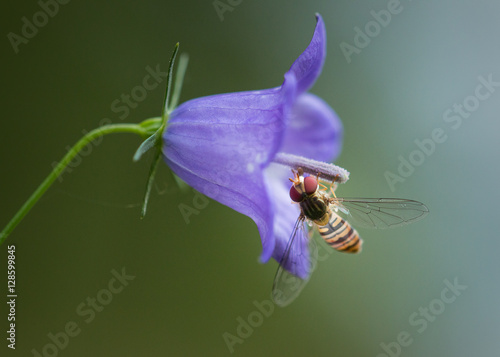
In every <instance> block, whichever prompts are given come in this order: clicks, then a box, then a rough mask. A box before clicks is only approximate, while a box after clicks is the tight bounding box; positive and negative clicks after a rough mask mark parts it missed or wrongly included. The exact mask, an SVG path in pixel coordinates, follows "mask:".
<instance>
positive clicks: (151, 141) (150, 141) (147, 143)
mask: <svg viewBox="0 0 500 357" xmlns="http://www.w3.org/2000/svg"><path fill="white" fill-rule="evenodd" d="M157 142H158V134H157V133H154V134H153V135H151V136H150V137H149V138H147V139H146V140H144V141H143V142H142V144H141V145H140V146H139V147H138V148H137V151H136V152H135V154H134V161H139V160H140V158H141V157H142V155H144V153H146V152H147V151H148V150H149V149H151V148H152V147H153V146H155V145H156V143H157Z"/></svg>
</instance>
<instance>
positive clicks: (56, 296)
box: [0, 0, 500, 356]
mask: <svg viewBox="0 0 500 357" xmlns="http://www.w3.org/2000/svg"><path fill="white" fill-rule="evenodd" d="M221 1H222V3H224V4H230V3H232V4H233V5H229V6H231V8H232V11H229V10H228V11H226V12H224V13H223V15H222V16H223V20H222V21H221V18H220V17H219V16H218V14H217V12H216V10H215V8H214V4H213V1H210V0H207V1H186V2H181V1H175V2H174V1H143V2H138V1H107V2H97V1H87V2H77V1H71V2H69V3H67V4H65V5H60V7H59V9H58V13H57V14H56V15H55V16H54V17H52V18H50V19H49V20H48V23H47V24H46V25H45V26H43V27H40V28H39V29H38V33H37V34H36V35H35V36H34V37H32V38H31V39H29V40H28V43H22V44H20V45H19V47H18V50H19V51H18V53H15V51H14V49H13V46H12V45H11V43H10V42H9V39H8V34H9V33H11V32H13V33H16V34H18V35H20V34H21V30H22V26H23V21H22V18H23V17H24V16H25V17H26V18H27V19H30V20H32V18H33V15H34V14H36V13H37V12H39V11H41V7H40V5H39V4H38V3H37V2H35V1H31V2H16V3H14V2H6V3H3V4H2V11H1V15H0V16H1V21H0V27H1V29H2V31H1V32H2V33H3V34H4V40H3V43H2V46H1V50H2V55H1V58H2V67H1V68H2V82H3V85H2V86H1V89H0V91H1V96H0V97H1V98H2V99H1V100H2V109H3V113H4V114H3V115H2V117H3V119H2V121H1V123H0V125H1V130H0V163H1V167H2V175H1V185H0V195H1V220H0V225H1V226H3V225H4V224H6V223H7V222H8V220H9V219H10V217H11V216H12V215H13V214H14V213H15V212H16V210H17V209H18V208H19V207H20V206H21V204H22V203H23V202H24V200H25V199H26V198H27V197H28V196H29V195H30V194H31V192H32V191H33V190H34V189H35V188H36V187H37V185H38V184H39V183H40V182H41V181H42V180H43V178H44V177H45V176H46V175H47V174H48V172H49V171H50V170H51V167H52V163H53V162H54V161H56V160H59V159H60V158H61V157H62V155H63V154H64V153H65V152H66V150H67V148H66V147H67V146H69V145H72V144H73V143H74V142H75V141H76V140H77V139H78V138H79V137H80V136H81V135H82V130H87V131H90V130H91V129H93V128H95V127H97V126H98V125H99V123H100V121H101V120H103V118H109V119H110V120H111V121H112V122H114V123H120V122H134V123H135V122H139V121H141V120H144V119H146V118H149V117H152V116H157V115H159V114H160V108H161V105H162V97H163V90H164V85H163V84H161V85H159V86H158V87H157V88H156V89H155V90H151V91H149V92H148V93H147V97H146V98H145V99H144V100H143V101H141V102H140V103H138V105H137V106H136V108H132V109H130V113H129V114H128V115H127V116H126V118H123V119H121V118H120V117H119V114H117V113H116V111H113V110H112V108H111V103H113V101H115V100H117V99H119V98H120V96H121V95H122V93H130V92H131V90H132V89H133V88H134V87H136V86H138V85H141V83H142V80H143V78H144V76H145V75H146V73H147V72H146V69H145V68H146V67H147V66H150V67H152V68H154V67H156V66H157V65H159V66H160V68H161V69H162V70H166V67H167V62H168V59H169V57H170V54H171V50H172V47H173V45H174V44H175V42H177V41H179V42H180V44H181V52H187V53H189V55H190V63H189V67H188V72H187V75H186V80H185V83H184V89H183V93H182V97H181V101H185V100H188V99H191V98H195V97H199V96H204V95H209V94H215V93H222V92H231V91H240V90H251V89H263V88H269V87H274V86H277V85H279V84H280V83H281V82H282V79H283V74H284V73H285V72H286V70H287V69H288V68H289V66H290V65H291V64H292V62H293V61H294V60H295V58H296V57H297V56H298V55H299V54H300V53H301V52H302V51H303V50H304V48H305V47H306V46H307V44H308V43H309V40H310V38H311V36H312V33H313V30H314V26H315V20H314V14H315V12H319V13H321V14H322V16H323V18H324V21H325V24H326V28H327V34H328V56H327V59H326V63H325V67H324V69H323V73H322V75H321V77H320V78H319V80H318V81H317V83H316V85H315V86H314V87H313V89H312V92H313V93H315V94H317V95H319V96H320V97H322V98H323V99H325V100H326V101H327V102H328V103H329V104H330V105H331V106H332V107H333V108H335V110H336V111H337V113H338V114H339V116H340V117H341V119H342V121H343V124H344V129H345V135H344V146H343V151H342V154H341V156H340V158H339V159H338V160H337V162H336V163H337V164H338V165H340V166H342V167H345V168H346V169H348V170H349V171H350V172H351V179H350V181H349V183H348V184H346V185H344V186H341V187H340V188H339V189H338V191H337V194H338V195H339V196H346V197H350V196H351V197H352V196H358V197H405V198H412V199H416V200H419V201H422V202H424V203H426V204H427V205H428V207H429V209H430V211H431V213H430V215H429V216H428V217H427V218H426V219H425V220H423V221H420V222H418V223H416V224H413V225H411V226H407V227H403V228H399V229H396V230H389V231H377V230H366V229H359V231H360V234H361V235H362V237H363V238H364V240H365V245H364V251H363V253H362V254H361V255H359V256H347V255H342V254H340V253H334V254H332V255H330V258H328V259H327V260H325V261H323V262H321V264H320V265H319V267H318V269H317V271H316V272H315V274H314V275H313V277H312V278H311V281H310V282H309V284H308V285H307V287H306V289H305V290H304V291H303V292H302V294H301V295H300V297H299V298H298V299H297V300H296V301H295V302H294V303H293V304H292V305H290V306H289V307H287V308H284V309H280V308H277V307H276V308H275V309H274V311H273V312H272V314H270V316H268V317H263V319H262V321H259V319H258V316H259V315H258V313H256V312H255V311H258V310H257V309H256V307H255V305H254V301H257V302H259V303H260V302H262V301H264V300H268V299H269V298H270V289H271V284H272V279H273V276H274V272H275V270H276V268H277V263H276V262H274V261H272V262H270V263H268V264H265V265H261V264H259V263H258V262H257V258H258V256H259V254H260V252H261V243H260V238H259V235H258V232H257V228H256V226H255V225H254V223H253V222H252V221H251V220H250V219H249V218H247V217H245V216H243V215H240V214H238V213H236V212H234V211H232V210H231V209H229V208H227V207H225V206H222V205H220V204H218V203H216V202H214V201H210V202H209V204H208V205H207V206H206V207H205V208H203V209H202V210H200V212H199V214H198V215H193V216H191V220H190V223H189V224H186V223H185V221H184V220H183V218H182V215H181V213H180V211H179V205H180V204H186V205H189V206H193V198H194V197H195V193H194V192H193V191H191V190H190V191H188V192H186V193H183V192H180V191H179V190H178V189H176V188H175V187H174V186H173V185H172V181H171V179H170V177H169V175H168V171H167V169H166V167H165V166H162V167H161V170H160V172H159V175H158V179H157V187H156V188H155V189H154V191H153V196H152V198H151V200H150V206H149V213H148V215H147V216H146V218H145V219H144V220H142V221H141V220H140V219H139V211H140V208H139V203H140V201H141V198H142V195H143V189H144V186H145V181H146V176H147V171H148V167H149V160H148V159H150V157H149V158H146V160H142V161H141V162H139V163H133V162H132V161H131V157H132V155H133V153H134V151H135V149H136V148H137V146H138V145H139V144H140V139H139V137H136V136H133V135H116V136H108V137H105V138H104V139H103V141H102V143H101V144H100V145H98V146H96V147H92V152H91V155H87V156H85V157H83V160H82V162H81V164H79V165H78V167H76V168H74V170H73V171H72V172H66V173H65V174H64V175H63V179H62V181H61V182H57V183H56V184H55V185H54V186H53V187H52V188H51V189H50V190H49V191H48V192H47V194H46V195H45V196H44V198H43V199H42V200H41V201H40V202H39V203H38V204H37V205H36V206H35V208H34V209H33V210H32V211H31V212H30V214H29V215H28V216H27V217H26V218H25V219H24V221H23V222H22V223H21V225H20V226H19V227H18V228H17V229H16V230H15V231H14V232H13V234H12V235H11V236H10V237H9V239H8V240H7V242H6V244H4V245H3V246H2V247H1V248H0V286H1V287H2V288H0V291H2V297H1V298H0V300H1V301H5V300H7V298H6V286H7V279H6V276H7V274H6V272H7V245H11V244H15V245H16V256H17V258H16V264H17V265H16V266H17V284H18V286H17V291H18V294H19V297H18V300H17V320H16V322H17V345H16V346H17V348H16V351H15V352H13V351H11V350H10V349H8V348H7V342H6V339H5V338H6V333H5V334H4V335H3V336H2V338H1V340H2V341H3V342H2V344H1V346H0V351H1V352H0V355H2V356H4V355H5V356H7V355H19V356H32V355H34V354H33V352H31V351H32V349H35V350H37V351H38V352H40V353H42V355H43V352H42V351H43V349H44V346H47V344H49V343H51V340H50V339H49V337H48V335H49V334H50V333H52V334H54V335H57V333H58V332H60V331H62V330H63V329H64V328H65V325H66V324H67V323H68V322H70V321H73V322H75V323H76V324H77V325H78V326H79V328H80V329H81V330H80V333H79V334H78V335H77V336H75V337H72V338H70V339H69V341H68V342H67V346H65V348H64V349H62V350H58V351H54V350H51V349H50V348H48V347H45V348H46V351H45V352H46V353H45V355H47V356H49V355H50V356H55V355H58V356H227V355H231V354H232V355H235V356H257V355H259V356H262V355H264V356H271V355H273V356H303V355H313V356H391V355H394V356H396V355H402V356H471V355H475V356H498V353H499V352H498V351H499V350H500V340H499V339H498V336H499V332H500V320H499V313H500V307H499V305H498V296H499V294H500V285H499V283H498V270H499V268H500V260H499V259H498V249H499V248H500V243H499V236H498V232H497V229H496V228H495V227H497V226H496V225H497V223H495V220H496V219H497V217H496V214H498V212H499V208H498V207H499V204H498V202H499V190H498V188H497V181H498V177H499V174H500V169H499V168H498V154H499V151H500V150H499V149H500V145H499V140H498V133H499V130H500V124H499V113H500V101H499V99H500V90H499V87H493V88H492V92H493V93H490V94H491V95H490V97H489V98H488V99H485V100H481V101H478V102H477V103H478V104H477V105H476V104H475V103H476V102H474V100H473V99H470V98H469V99H467V97H468V96H471V95H474V94H475V90H476V87H477V86H478V85H479V84H480V81H479V79H478V78H479V77H480V76H482V77H483V78H485V79H487V78H488V76H490V75H491V76H492V78H493V80H494V81H500V46H499V45H498V33H499V32H500V21H499V14H500V3H499V2H498V1H493V0H490V1H476V2H472V1H450V0H447V1H439V2H436V1H411V0H402V1H401V3H400V5H399V6H398V7H396V8H397V9H398V10H399V12H398V13H395V14H393V15H392V16H391V20H390V21H389V22H388V23H387V24H386V26H385V27H384V26H380V25H379V27H378V28H379V31H378V34H376V35H374V36H373V37H371V38H370V42H369V43H368V44H367V45H366V47H364V48H362V49H360V50H359V51H358V52H359V53H354V54H352V56H351V57H350V63H348V61H347V59H346V56H345V55H344V54H343V52H342V49H341V44H342V43H347V44H350V45H352V46H353V45H354V44H355V43H354V39H355V35H356V30H355V27H358V28H360V29H361V30H362V31H363V32H365V31H366V29H365V26H366V25H368V28H369V31H370V30H371V31H372V34H373V31H375V32H377V31H376V30H377V26H376V25H373V23H372V24H370V22H371V21H375V20H374V15H373V13H371V12H372V11H374V12H375V13H380V11H382V10H386V9H387V8H388V6H389V7H391V6H395V4H396V3H395V2H394V1H390V2H388V1H378V0H377V1H366V2H359V1H357V2H353V1H348V0H341V1H326V0H325V1H308V2H305V1H284V0H282V1H263V0H258V1H242V2H238V1H235V0H232V1H229V0H221ZM388 4H389V5H388ZM391 4H392V5H391ZM391 9H392V8H391ZM41 20H43V18H42V17H40V19H39V21H41ZM481 93H483V92H481ZM484 93H486V92H484ZM466 99H467V100H468V102H467V104H468V105H469V107H470V106H471V105H473V109H474V110H473V111H472V112H471V113H467V114H469V116H468V117H467V118H466V119H463V121H462V122H461V124H460V125H455V127H456V129H454V128H453V125H454V124H456V123H457V122H450V123H448V122H445V121H444V120H443V115H444V114H445V113H446V112H447V110H449V109H450V110H453V108H454V107H453V106H454V104H455V103H457V104H461V103H463V101H464V100H466ZM436 128H442V129H443V131H444V133H445V134H446V138H447V139H446V141H445V142H444V143H441V144H437V145H436V148H435V150H434V152H433V153H432V154H431V155H429V156H425V158H424V159H423V162H422V163H421V165H420V166H418V167H416V168H415V170H414V172H413V173H412V174H411V175H410V176H409V177H407V178H405V179H404V182H399V183H397V184H396V185H395V187H394V191H393V190H391V188H390V186H389V184H388V182H387V180H386V177H385V176H384V175H385V174H386V172H387V171H390V172H392V173H394V174H397V173H398V165H399V164H400V159H399V158H398V157H399V156H402V157H403V158H405V159H406V160H408V159H409V156H410V154H411V153H412V151H414V150H416V149H418V147H417V146H416V144H415V142H414V141H415V140H423V139H426V138H430V137H431V132H432V131H433V130H434V129H436ZM122 268H125V271H126V273H127V274H129V275H133V276H135V279H134V280H132V281H130V282H129V283H128V285H127V286H126V287H124V289H123V290H122V291H121V292H120V293H117V294H114V295H112V296H111V298H112V301H111V302H110V303H109V304H108V305H106V306H105V307H104V309H103V310H102V311H100V312H96V313H95V318H94V319H93V320H92V321H90V322H89V323H86V322H85V319H86V318H89V315H84V316H81V314H80V315H79V314H78V312H77V309H78V307H79V306H81V305H80V304H82V303H84V304H86V301H87V298H96V297H100V298H101V300H102V299H105V300H106V299H108V298H110V296H109V295H106V291H105V290H103V289H107V288H108V283H109V281H110V279H111V278H112V277H113V275H112V273H111V271H112V270H113V269H115V270H116V271H118V272H120V271H121V270H122ZM445 280H448V281H449V282H451V283H453V282H454V280H457V281H458V283H459V284H461V285H464V286H467V288H466V289H465V290H464V291H461V292H460V295H459V296H457V297H456V299H455V300H454V301H453V302H452V303H444V302H443V298H442V297H441V293H442V291H443V289H445V288H446V286H447V285H446V283H445ZM103 291H104V292H103ZM446 294H447V295H446ZM451 296H452V294H451V293H450V292H446V293H445V297H447V298H450V297H451ZM0 306H1V307H0V326H1V328H0V330H1V331H6V330H7V329H8V327H7V326H8V325H7V313H8V312H7V306H6V304H5V303H2V304H0ZM421 308H425V309H430V310H429V311H430V312H428V313H427V314H428V315H427V316H428V317H422V316H424V315H422V314H424V312H422V311H424V310H420V309H421ZM415 314H416V315H418V318H415V316H416V315H415ZM249 316H250V317H251V318H254V320H253V322H252V323H253V324H254V325H255V327H253V328H252V331H246V333H247V334H248V335H249V336H243V337H244V338H242V340H240V341H239V342H242V343H236V344H235V345H233V346H232V349H233V352H232V353H231V351H230V348H228V345H227V344H226V342H225V340H224V337H223V336H224V334H225V333H227V334H231V335H233V336H235V337H238V332H239V333H240V334H241V333H244V332H245V331H243V330H242V328H240V330H238V325H239V324H240V321H241V320H244V321H247V320H248V318H249ZM412 316H413V318H412ZM422 319H425V320H426V321H428V322H427V323H426V326H425V328H423V326H424V323H423V322H421V321H422ZM417 320H418V321H420V322H419V323H416V321H417ZM431 320H432V321H431ZM403 331H406V332H407V334H406V335H405V333H404V332H403ZM250 332H251V333H250ZM402 332H403V336H406V337H404V338H403V337H401V336H400V337H401V338H403V343H404V344H405V346H400V347H398V346H396V344H395V343H394V342H393V341H397V339H398V335H400V334H401V333H402ZM2 333H4V332H2ZM227 334H226V335H225V336H228V335H227ZM408 335H409V337H408ZM238 338H240V337H238ZM408 341H411V342H408ZM63 342H64V341H63ZM384 346H385V347H386V348H389V349H390V350H391V351H392V352H386V351H384Z"/></svg>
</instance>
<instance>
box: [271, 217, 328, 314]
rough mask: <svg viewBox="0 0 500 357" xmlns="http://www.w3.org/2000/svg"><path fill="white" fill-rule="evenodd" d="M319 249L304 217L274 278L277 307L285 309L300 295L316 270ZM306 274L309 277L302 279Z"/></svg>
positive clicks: (297, 223)
mask: <svg viewBox="0 0 500 357" xmlns="http://www.w3.org/2000/svg"><path fill="white" fill-rule="evenodd" d="M317 261H318V248H317V246H316V243H315V242H314V239H312V238H310V237H309V234H308V231H307V228H306V224H305V218H304V216H302V215H301V216H300V217H299V218H298V219H297V222H296V223H295V226H294V228H293V231H292V234H291V236H290V239H289V240H288V243H287V246H286V248H285V252H284V253H283V257H282V258H281V261H280V263H279V267H278V270H277V271H276V275H275V277H274V282H273V290H272V293H271V295H272V298H273V300H274V302H275V303H276V305H278V306H281V307H284V306H287V305H288V304H290V303H291V302H292V301H293V300H295V298H296V297H297V296H298V295H299V294H300V292H301V291H302V289H303V288H304V286H305V285H306V284H307V282H308V281H309V276H310V275H311V273H312V272H313V270H314V269H315V268H316V263H317ZM304 272H307V273H308V276H307V277H305V278H304V277H300V276H299V275H300V274H301V273H302V275H303V274H304Z"/></svg>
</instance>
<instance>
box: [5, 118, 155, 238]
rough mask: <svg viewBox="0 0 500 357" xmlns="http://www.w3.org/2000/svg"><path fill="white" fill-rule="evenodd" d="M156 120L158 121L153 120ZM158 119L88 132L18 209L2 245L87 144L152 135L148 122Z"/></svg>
mask: <svg viewBox="0 0 500 357" xmlns="http://www.w3.org/2000/svg"><path fill="white" fill-rule="evenodd" d="M154 120H156V123H152V121H154ZM158 122H159V120H158V119H150V121H149V122H148V121H145V122H143V123H141V124H142V125H141V124H110V125H104V126H101V127H100V128H97V129H94V130H92V131H91V132H89V133H87V134H86V135H85V136H84V137H83V138H81V139H80V140H79V141H78V142H77V143H76V144H75V145H74V146H73V147H72V148H71V149H70V150H69V151H68V152H67V153H66V155H65V156H64V157H63V158H62V160H61V161H60V162H59V163H58V164H57V166H56V167H55V168H54V170H52V172H51V173H50V174H49V175H48V176H47V178H46V179H45V180H44V181H43V182H42V183H41V184H40V186H38V188H37V189H36V190H35V192H33V194H32V195H31V196H30V197H29V198H28V200H27V201H26V202H25V203H24V205H23V206H22V207H21V208H20V209H19V211H17V213H16V215H15V216H14V217H13V218H12V219H11V220H10V222H9V223H7V225H6V226H5V228H4V229H3V230H2V232H1V233H0V245H1V244H2V243H3V242H4V241H5V239H6V238H7V237H8V236H9V234H10V233H11V232H12V231H13V230H14V228H16V226H17V225H18V224H19V222H21V220H22V219H23V218H24V216H26V214H27V213H28V212H29V210H30V209H31V208H32V207H33V206H34V205H35V203H36V202H37V201H38V200H39V199H40V198H41V197H42V195H43V194H44V193H45V191H47V189H48V188H49V187H50V186H51V185H52V183H54V181H55V180H56V179H57V178H58V177H59V175H60V174H61V173H62V172H63V171H64V169H65V168H66V166H68V164H69V163H70V162H71V160H73V158H74V157H75V156H76V155H77V154H78V153H79V152H80V150H82V149H83V148H84V147H85V146H87V145H88V144H89V143H90V142H92V141H93V140H95V139H97V138H99V137H101V136H103V135H106V134H112V133H135V134H139V135H141V136H142V137H146V136H147V135H150V133H151V131H150V130H151V129H150V128H148V127H149V125H143V124H144V123H147V124H153V125H154V124H159V123H158Z"/></svg>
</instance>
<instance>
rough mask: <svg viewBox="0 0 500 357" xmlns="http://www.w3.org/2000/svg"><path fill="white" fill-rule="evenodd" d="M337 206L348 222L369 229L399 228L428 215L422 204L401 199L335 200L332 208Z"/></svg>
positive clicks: (427, 210)
mask: <svg viewBox="0 0 500 357" xmlns="http://www.w3.org/2000/svg"><path fill="white" fill-rule="evenodd" d="M337 204H339V205H340V207H338V208H339V210H340V213H344V215H346V216H347V218H348V219H349V220H351V218H352V220H351V221H352V222H353V223H356V224H359V225H360V226H364V227H369V228H392V227H399V226H402V225H405V224H409V223H413V222H416V221H418V220H420V219H422V218H424V217H425V216H426V215H427V214H428V213H429V209H428V208H427V207H426V206H425V205H424V204H423V203H421V202H418V201H413V200H408V199H403V198H336V199H335V200H334V201H333V207H334V208H335V206H336V205H337ZM346 209H347V212H346Z"/></svg>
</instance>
